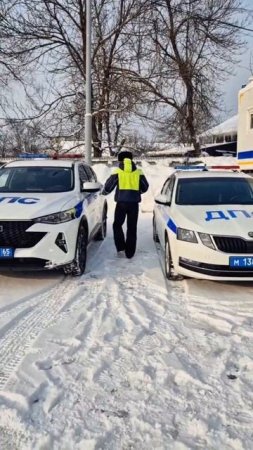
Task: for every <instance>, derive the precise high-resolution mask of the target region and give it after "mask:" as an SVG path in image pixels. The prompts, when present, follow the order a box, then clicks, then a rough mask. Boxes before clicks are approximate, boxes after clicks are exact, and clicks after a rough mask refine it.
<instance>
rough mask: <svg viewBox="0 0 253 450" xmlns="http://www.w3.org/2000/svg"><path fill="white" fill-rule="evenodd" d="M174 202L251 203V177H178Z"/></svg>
mask: <svg viewBox="0 0 253 450" xmlns="http://www.w3.org/2000/svg"><path fill="white" fill-rule="evenodd" d="M175 202H176V204H177V205H225V204H230V205H238V204H241V205H253V179H252V180H251V179H250V178H249V179H248V178H247V179H246V178H239V177H238V178H231V177H224V178H222V177H212V178H211V177H210V178H209V177H207V178H188V179H179V180H178V184H177V191H176V200H175Z"/></svg>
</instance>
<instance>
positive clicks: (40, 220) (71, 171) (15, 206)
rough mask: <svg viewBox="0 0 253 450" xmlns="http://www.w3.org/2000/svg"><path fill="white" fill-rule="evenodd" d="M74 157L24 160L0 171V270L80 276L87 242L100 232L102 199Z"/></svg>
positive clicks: (98, 188) (90, 173) (91, 176)
mask: <svg viewBox="0 0 253 450" xmlns="http://www.w3.org/2000/svg"><path fill="white" fill-rule="evenodd" d="M101 189H102V185H101V184H100V183H99V182H98V181H97V177H96V174H95V172H94V171H93V169H92V168H91V167H90V166H88V165H87V164H85V163H83V162H80V161H78V162H77V161H74V162H73V161H70V160H27V161H15V162H10V163H7V164H5V165H4V166H3V167H2V168H1V169H0V270H1V269H3V268H13V269H18V268H21V269H22V270H24V269H31V270H33V269H54V268H58V267H61V268H62V269H63V270H64V272H65V273H66V274H72V275H81V274H82V273H83V272H84V270H85V265H86V254H87V245H88V243H89V241H90V240H91V239H92V238H95V239H98V240H102V239H104V238H105V235H106V218H107V202H106V200H105V198H104V197H103V196H102V195H101Z"/></svg>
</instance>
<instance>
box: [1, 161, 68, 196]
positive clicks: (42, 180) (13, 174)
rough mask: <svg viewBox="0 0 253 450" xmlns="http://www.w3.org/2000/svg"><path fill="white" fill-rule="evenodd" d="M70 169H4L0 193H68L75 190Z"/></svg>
mask: <svg viewBox="0 0 253 450" xmlns="http://www.w3.org/2000/svg"><path fill="white" fill-rule="evenodd" d="M73 180H74V177H73V170H72V169H71V168H70V167H32V166H30V167H4V168H2V169H1V170H0V192H8V193H9V192H67V191H71V190H72V189H73V184H74V181H73Z"/></svg>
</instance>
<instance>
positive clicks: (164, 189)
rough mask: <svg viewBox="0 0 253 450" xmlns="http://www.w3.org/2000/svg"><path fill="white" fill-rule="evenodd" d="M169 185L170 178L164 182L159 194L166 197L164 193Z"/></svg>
mask: <svg viewBox="0 0 253 450" xmlns="http://www.w3.org/2000/svg"><path fill="white" fill-rule="evenodd" d="M169 184H170V178H168V180H166V181H165V183H164V185H163V187H162V190H161V194H163V195H166V191H167V189H168V186H169Z"/></svg>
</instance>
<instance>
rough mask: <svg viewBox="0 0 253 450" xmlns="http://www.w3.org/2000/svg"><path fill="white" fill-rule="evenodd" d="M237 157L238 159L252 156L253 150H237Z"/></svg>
mask: <svg viewBox="0 0 253 450" xmlns="http://www.w3.org/2000/svg"><path fill="white" fill-rule="evenodd" d="M237 158H238V159H248V158H253V150H248V151H246V152H238V155H237Z"/></svg>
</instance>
